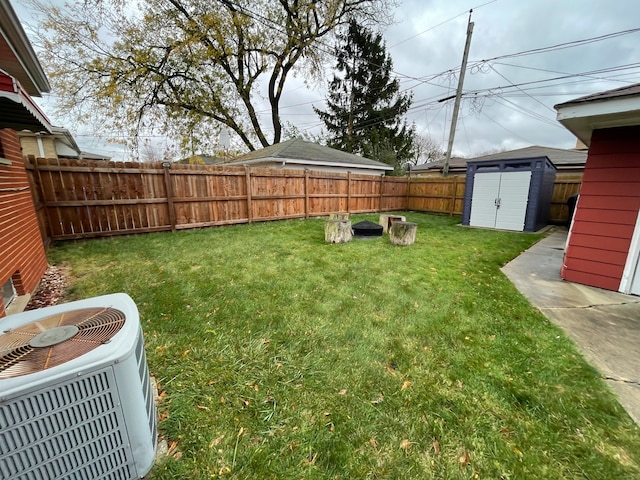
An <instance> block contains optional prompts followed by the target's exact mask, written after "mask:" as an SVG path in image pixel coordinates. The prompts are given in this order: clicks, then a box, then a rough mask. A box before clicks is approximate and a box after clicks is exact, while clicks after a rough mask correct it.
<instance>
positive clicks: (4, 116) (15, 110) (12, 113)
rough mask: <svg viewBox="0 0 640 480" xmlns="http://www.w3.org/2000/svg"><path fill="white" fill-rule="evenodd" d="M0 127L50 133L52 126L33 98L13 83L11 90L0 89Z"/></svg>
mask: <svg viewBox="0 0 640 480" xmlns="http://www.w3.org/2000/svg"><path fill="white" fill-rule="evenodd" d="M0 128H12V129H14V130H17V131H19V130H30V131H32V132H42V131H46V132H48V133H51V128H52V127H51V123H50V122H49V119H48V118H47V116H46V115H45V114H44V113H43V112H42V110H40V108H39V107H38V105H36V103H35V102H34V101H33V99H31V97H30V96H29V95H28V94H27V93H25V92H24V91H23V90H22V89H20V88H19V86H18V85H17V84H14V91H13V92H7V91H4V90H0Z"/></svg>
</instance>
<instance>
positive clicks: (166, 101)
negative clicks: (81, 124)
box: [31, 0, 394, 150]
mask: <svg viewBox="0 0 640 480" xmlns="http://www.w3.org/2000/svg"><path fill="white" fill-rule="evenodd" d="M393 1H394V0H327V1H322V2H318V1H317V0H139V1H137V2H127V1H126V0H85V1H76V2H71V3H68V4H65V6H64V8H59V7H57V6H53V5H52V4H51V3H49V2H47V1H46V0H31V2H32V6H33V7H34V8H35V9H37V11H38V12H39V13H40V15H41V18H42V21H41V23H40V27H41V29H40V41H41V42H40V43H41V47H42V53H41V58H42V60H43V63H44V65H45V68H46V70H47V71H48V73H49V75H50V77H51V79H52V81H53V88H54V90H55V92H56V94H57V96H59V97H60V98H61V102H60V105H59V109H60V110H63V111H65V112H66V113H69V112H75V113H76V115H78V117H79V118H82V119H83V120H84V119H86V118H87V117H91V116H94V117H95V116H98V117H99V118H100V119H101V122H102V123H103V127H106V128H111V129H113V130H123V129H124V130H130V131H132V132H133V133H134V134H139V133H140V132H141V131H145V130H146V131H153V132H154V133H155V134H162V135H169V136H173V137H174V138H179V139H180V140H181V141H182V144H183V145H185V146H186V145H187V144H188V146H189V147H190V148H192V149H193V148H194V141H201V142H207V141H208V139H209V138H212V137H213V138H216V137H217V134H218V133H219V131H220V128H221V127H222V126H226V128H227V129H228V130H229V131H231V132H233V133H234V134H235V135H237V137H238V138H239V139H241V141H242V142H243V143H244V145H246V147H247V148H248V149H249V150H254V149H255V148H257V147H262V146H267V145H269V144H271V143H277V142H279V141H280V140H281V136H282V120H281V115H280V101H281V98H282V93H283V89H284V86H285V84H286V82H287V79H288V78H289V76H290V75H292V74H293V73H294V72H295V73H296V74H297V75H304V76H307V78H310V77H313V76H314V75H318V74H319V73H320V72H321V68H320V67H321V65H322V64H323V61H324V60H325V57H326V55H327V54H328V53H329V50H330V49H329V48H328V47H325V46H324V44H323V43H322V42H324V41H325V40H328V39H330V38H331V37H332V35H333V34H334V32H335V31H336V30H337V29H340V28H341V27H342V26H343V25H345V24H346V22H347V21H348V20H349V19H350V18H354V17H356V18H358V19H359V21H361V22H365V23H366V22H374V21H384V20H385V19H388V18H389V12H388V8H389V7H390V5H391V4H392V3H393ZM262 92H266V93H264V94H263V93H262ZM263 102H268V105H269V111H268V113H267V114H266V115H265V114H262V113H261V112H260V109H259V108H258V107H259V106H260V105H262V103H263Z"/></svg>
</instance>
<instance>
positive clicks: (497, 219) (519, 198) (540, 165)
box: [462, 157, 556, 232]
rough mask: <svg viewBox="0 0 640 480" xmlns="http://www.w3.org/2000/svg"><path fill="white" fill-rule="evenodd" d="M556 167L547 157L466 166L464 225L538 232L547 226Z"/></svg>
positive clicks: (493, 161) (476, 163)
mask: <svg viewBox="0 0 640 480" xmlns="http://www.w3.org/2000/svg"><path fill="white" fill-rule="evenodd" d="M555 179H556V167H555V165H554V164H553V163H552V162H551V160H549V159H548V158H547V157H535V158H524V159H523V158H518V159H513V160H490V161H484V162H469V163H468V164H467V178H466V188H465V193H464V209H463V212H462V224H463V225H469V226H471V227H484V228H497V229H500V230H514V231H520V232H521V231H525V232H535V231H537V230H540V229H541V228H543V227H545V226H546V225H547V223H548V220H549V210H550V208H551V199H552V197H553V185H554V182H555Z"/></svg>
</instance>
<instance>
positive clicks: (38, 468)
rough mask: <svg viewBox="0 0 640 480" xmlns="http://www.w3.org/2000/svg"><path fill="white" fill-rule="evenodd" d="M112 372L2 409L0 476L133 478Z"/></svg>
mask: <svg viewBox="0 0 640 480" xmlns="http://www.w3.org/2000/svg"><path fill="white" fill-rule="evenodd" d="M117 398H118V392H117V386H116V381H115V377H114V376H113V371H112V369H111V368H105V369H102V370H98V371H96V372H94V373H93V374H92V375H91V376H90V377H83V378H80V379H78V378H73V379H71V380H68V381H66V382H63V383H61V384H59V385H55V386H53V387H51V388H47V389H46V390H40V391H36V392H34V393H33V394H31V395H29V396H24V397H22V398H19V399H16V400H14V401H12V402H9V403H6V404H4V405H2V406H1V407H0V478H7V479H9V478H11V479H16V480H32V479H54V478H55V479H62V478H64V479H76V478H78V479H80V478H82V479H85V478H87V479H88V478H92V479H93V478H100V479H103V478H104V479H114V480H116V479H122V478H127V479H128V478H133V477H134V476H135V470H134V469H133V467H132V465H133V458H132V457H131V449H130V448H129V445H128V437H127V431H126V426H125V420H124V417H123V413H122V409H121V408H120V406H119V405H118V404H117V402H116V401H114V400H115V399H117Z"/></svg>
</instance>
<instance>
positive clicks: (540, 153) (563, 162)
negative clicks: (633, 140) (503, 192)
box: [413, 145, 587, 171]
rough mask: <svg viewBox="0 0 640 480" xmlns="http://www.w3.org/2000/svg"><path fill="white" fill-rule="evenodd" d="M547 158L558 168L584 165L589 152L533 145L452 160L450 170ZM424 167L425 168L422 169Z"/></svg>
mask: <svg viewBox="0 0 640 480" xmlns="http://www.w3.org/2000/svg"><path fill="white" fill-rule="evenodd" d="M536 157H547V158H548V159H549V160H551V162H552V163H553V164H554V165H555V166H556V167H562V166H569V165H584V164H585V163H586V161H587V152H586V151H584V152H583V151H580V150H565V149H562V148H551V147H540V146H538V145H532V146H530V147H525V148H519V149H517V150H509V151H506V152H498V153H491V154H488V155H482V156H479V157H474V158H452V159H451V161H450V162H449V168H450V169H451V168H458V169H466V167H467V162H482V161H491V160H511V159H517V158H536ZM443 165H444V160H438V161H436V162H431V163H427V164H425V165H424V166H423V165H418V166H417V167H414V168H413V170H414V171H415V170H423V171H424V170H440V169H441V168H442V166H443ZM420 167H423V168H420Z"/></svg>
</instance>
